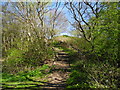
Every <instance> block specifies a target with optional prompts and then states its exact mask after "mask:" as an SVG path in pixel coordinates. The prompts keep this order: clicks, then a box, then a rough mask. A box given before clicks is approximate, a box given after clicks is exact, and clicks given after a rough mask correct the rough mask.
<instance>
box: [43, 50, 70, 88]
mask: <svg viewBox="0 0 120 90" xmlns="http://www.w3.org/2000/svg"><path fill="white" fill-rule="evenodd" d="M57 57H58V59H57V60H55V61H54V63H53V64H52V65H54V68H53V69H52V73H51V74H50V75H49V76H48V77H47V80H48V83H50V84H51V85H48V86H45V87H43V88H44V89H55V90H63V89H64V88H65V87H66V80H67V78H68V77H69V73H70V71H69V70H70V66H69V63H68V60H69V55H68V54H67V53H65V52H64V51H59V52H58V55H57ZM52 65H51V66H52Z"/></svg>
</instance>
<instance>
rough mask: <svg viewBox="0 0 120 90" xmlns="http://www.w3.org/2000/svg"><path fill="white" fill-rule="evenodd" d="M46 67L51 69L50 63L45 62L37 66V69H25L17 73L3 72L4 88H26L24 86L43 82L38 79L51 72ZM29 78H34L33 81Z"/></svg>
mask: <svg viewBox="0 0 120 90" xmlns="http://www.w3.org/2000/svg"><path fill="white" fill-rule="evenodd" d="M46 69H50V68H49V66H48V65H46V64H45V65H43V66H41V67H39V68H36V69H35V70H31V71H23V72H19V73H17V74H8V73H2V83H3V88H9V87H13V88H21V87H23V88H24V87H31V86H35V85H36V84H42V83H40V82H39V80H38V79H42V78H44V77H45V76H46V75H48V74H49V73H50V72H46V71H45V70H46ZM28 78H29V79H32V80H33V81H29V80H28ZM34 81H36V82H34ZM44 82H45V81H44ZM4 84H5V85H4Z"/></svg>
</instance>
